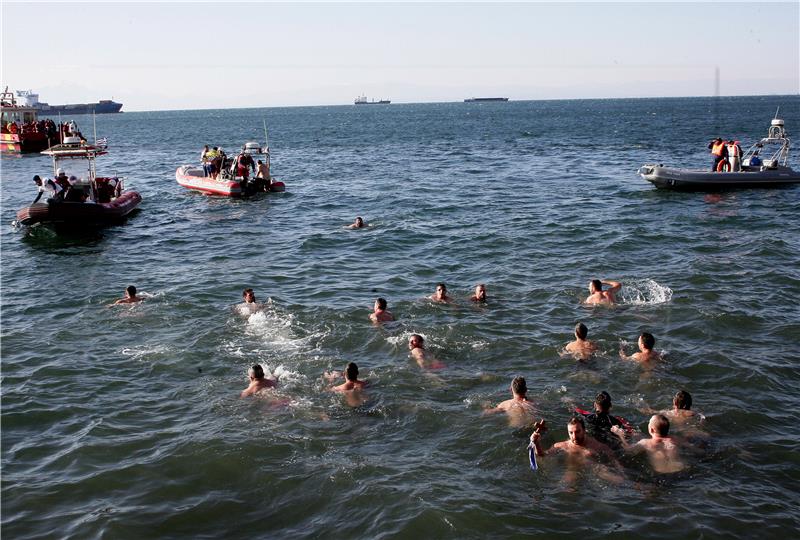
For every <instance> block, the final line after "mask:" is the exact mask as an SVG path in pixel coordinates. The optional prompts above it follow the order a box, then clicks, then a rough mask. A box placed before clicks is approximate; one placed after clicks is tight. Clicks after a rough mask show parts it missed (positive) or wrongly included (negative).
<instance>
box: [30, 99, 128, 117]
mask: <svg viewBox="0 0 800 540" xmlns="http://www.w3.org/2000/svg"><path fill="white" fill-rule="evenodd" d="M35 108H36V110H37V111H38V113H39V114H40V115H42V116H53V115H58V114H62V115H67V114H113V113H118V112H121V110H122V103H117V102H116V101H100V102H99V103H73V104H69V105H47V104H43V103H39V104H38V105H37V106H36V107H35Z"/></svg>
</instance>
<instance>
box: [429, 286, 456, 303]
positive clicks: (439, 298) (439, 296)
mask: <svg viewBox="0 0 800 540" xmlns="http://www.w3.org/2000/svg"><path fill="white" fill-rule="evenodd" d="M430 299H431V300H433V301H434V302H441V303H443V304H449V303H450V302H452V301H453V299H452V298H451V297H449V296H447V285H445V284H444V283H437V284H436V292H435V293H433V294H432V295H431V296H430Z"/></svg>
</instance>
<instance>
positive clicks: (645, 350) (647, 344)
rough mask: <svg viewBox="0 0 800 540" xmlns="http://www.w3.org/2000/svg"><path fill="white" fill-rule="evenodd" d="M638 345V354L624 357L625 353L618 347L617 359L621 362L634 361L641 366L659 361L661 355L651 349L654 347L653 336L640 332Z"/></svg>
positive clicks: (654, 339) (654, 340)
mask: <svg viewBox="0 0 800 540" xmlns="http://www.w3.org/2000/svg"><path fill="white" fill-rule="evenodd" d="M638 345H639V352H636V353H633V354H632V355H630V356H628V355H626V354H625V351H624V350H623V349H622V347H620V350H619V357H620V358H622V359H623V360H635V361H637V362H640V363H642V364H647V363H649V362H655V361H657V360H661V355H660V354H658V352H656V351H654V350H653V347H655V345H656V338H654V337H653V334H651V333H649V332H642V333H641V335H640V336H639V341H638Z"/></svg>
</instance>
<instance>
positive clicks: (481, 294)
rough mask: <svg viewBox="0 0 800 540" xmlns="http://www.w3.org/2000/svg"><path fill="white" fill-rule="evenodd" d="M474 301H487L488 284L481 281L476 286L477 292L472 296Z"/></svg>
mask: <svg viewBox="0 0 800 540" xmlns="http://www.w3.org/2000/svg"><path fill="white" fill-rule="evenodd" d="M470 300H472V301H473V302H481V303H486V285H484V284H483V283H480V284H478V285H476V286H475V294H474V295H472V297H471V298H470Z"/></svg>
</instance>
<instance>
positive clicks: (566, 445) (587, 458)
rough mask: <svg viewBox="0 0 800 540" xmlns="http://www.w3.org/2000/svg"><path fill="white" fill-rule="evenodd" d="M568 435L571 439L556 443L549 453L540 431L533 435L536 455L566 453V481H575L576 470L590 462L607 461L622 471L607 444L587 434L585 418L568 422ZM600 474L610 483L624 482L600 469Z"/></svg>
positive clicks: (575, 417) (574, 418) (577, 418)
mask: <svg viewBox="0 0 800 540" xmlns="http://www.w3.org/2000/svg"><path fill="white" fill-rule="evenodd" d="M567 435H568V436H569V439H567V440H566V441H562V442H558V443H555V444H554V445H553V446H551V447H550V449H549V450H547V451H545V450H544V449H543V448H542V443H541V437H542V435H541V432H540V430H539V429H537V430H535V431H534V432H533V434H532V435H531V444H533V445H534V447H535V448H536V455H538V456H545V455H548V454H556V453H564V454H565V455H566V457H567V473H566V476H565V479H566V480H568V481H572V480H574V475H575V472H576V469H578V468H583V467H585V466H586V465H587V464H588V463H590V462H595V463H598V464H601V465H602V462H603V461H605V462H607V463H610V464H611V465H612V466H614V467H615V468H616V469H617V470H618V471H620V472H621V471H622V466H621V465H620V464H619V461H617V458H616V457H615V456H614V453H613V452H612V451H611V449H610V448H609V447H608V446H606V445H605V444H603V443H601V442H598V441H596V440H594V439H593V438H592V437H590V436H589V435H588V434H587V433H586V426H585V424H584V423H583V418H579V417H577V416H574V417H572V418H571V419H570V420H569V422H567ZM599 473H600V476H601V477H603V478H605V479H607V480H609V481H613V482H620V481H621V480H622V478H621V477H620V476H618V475H614V474H612V473H611V472H610V471H607V470H605V469H599Z"/></svg>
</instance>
